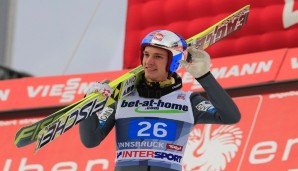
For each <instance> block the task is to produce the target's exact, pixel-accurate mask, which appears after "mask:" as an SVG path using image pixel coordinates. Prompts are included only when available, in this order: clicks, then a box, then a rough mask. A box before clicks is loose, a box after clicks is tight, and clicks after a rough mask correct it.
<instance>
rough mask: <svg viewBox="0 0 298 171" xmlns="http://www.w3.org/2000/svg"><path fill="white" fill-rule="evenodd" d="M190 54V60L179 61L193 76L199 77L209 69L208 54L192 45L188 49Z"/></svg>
mask: <svg viewBox="0 0 298 171" xmlns="http://www.w3.org/2000/svg"><path fill="white" fill-rule="evenodd" d="M188 53H190V54H191V57H192V58H191V62H190V63H188V62H187V61H185V60H180V61H179V63H180V64H181V65H182V66H183V67H184V68H185V69H186V70H187V72H189V73H190V74H191V75H192V76H194V77H195V78H199V77H201V76H203V75H205V74H206V73H207V72H209V71H210V56H209V54H208V53H207V52H206V51H203V50H197V49H195V48H193V47H191V48H189V49H188Z"/></svg>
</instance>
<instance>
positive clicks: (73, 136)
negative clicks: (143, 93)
mask: <svg viewBox="0 0 298 171" xmlns="http://www.w3.org/2000/svg"><path fill="white" fill-rule="evenodd" d="M234 100H235V102H236V104H237V105H238V107H239V109H240V111H241V113H242V119H241V121H240V122H239V123H238V124H235V125H216V124H214V125H197V126H195V127H194V128H193V130H192V132H191V134H190V137H189V140H188V145H187V148H186V151H185V156H184V161H183V162H182V164H183V168H184V171H192V170H200V171H207V170H208V169H209V170H218V171H221V170H227V171H248V170H249V171H250V170H270V171H271V170H272V171H277V170H278V171H296V170H298V163H297V161H298V132H297V120H298V115H297V113H298V108H297V107H296V106H297V101H298V88H297V89H295V90H292V91H287V92H278V93H274V94H262V95H254V96H247V97H239V98H234ZM38 119H40V118H30V119H11V120H1V121H0V133H1V138H0V170H2V171H29V170H36V171H58V170H60V171H61V170H64V171H66V170H71V171H95V170H96V171H101V170H103V171H113V169H114V161H115V157H116V151H115V132H114V130H112V131H111V133H110V134H109V135H108V136H107V138H106V139H105V140H104V141H103V142H102V143H101V144H100V146H98V147H95V148H91V149H88V148H85V147H84V146H83V145H82V144H81V142H80V138H79V130H78V126H76V127H74V128H73V129H71V130H69V131H68V132H67V133H65V134H64V135H63V136H61V137H59V138H57V139H56V140H55V141H53V142H51V143H50V144H48V145H47V146H45V147H44V148H42V149H41V150H40V151H38V152H37V153H35V154H34V147H35V144H30V145H28V146H25V147H23V148H17V147H16V146H15V145H14V143H13V142H14V136H15V133H16V132H17V130H18V129H19V128H20V127H21V126H25V125H27V124H30V123H32V122H35V121H36V120H38ZM145 145H146V144H145ZM159 145H160V146H165V147H167V146H169V144H159ZM172 145H173V144H172ZM172 150H181V149H179V148H172ZM135 155H138V154H137V153H135ZM142 156H143V155H142ZM124 157H125V156H124ZM126 157H128V156H126ZM151 157H152V156H151ZM153 157H154V156H153ZM164 157H165V158H166V160H173V158H171V157H167V156H166V155H165V156H164Z"/></svg>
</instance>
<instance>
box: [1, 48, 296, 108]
mask: <svg viewBox="0 0 298 171" xmlns="http://www.w3.org/2000/svg"><path fill="white" fill-rule="evenodd" d="M125 72H127V70H125V71H117V72H105V73H94V74H82V75H67V76H55V77H40V78H24V79H18V80H10V81H1V82H0V112H1V111H2V112H3V111H11V110H21V109H34V108H46V107H53V106H65V105H68V104H70V103H74V102H75V101H78V100H80V99H81V98H82V97H83V96H84V93H85V92H84V91H85V90H86V89H87V87H88V86H89V85H90V84H91V83H92V82H94V81H101V80H104V79H110V80H113V79H115V78H117V77H119V76H121V75H123V74H124V73H125ZM211 72H212V74H213V75H214V76H215V78H216V79H217V80H218V81H219V82H220V84H221V85H222V86H223V87H224V88H232V87H242V86H250V85H255V84H263V83H268V82H274V81H287V80H297V79H298V48H292V49H278V50H272V51H266V52H259V53H251V54H244V55H237V56H231V57H225V58H216V59H213V60H212V66H211ZM178 73H179V74H180V75H181V77H182V79H183V83H184V84H183V89H184V90H194V91H203V89H202V88H201V86H200V85H199V83H198V82H197V81H196V80H195V79H194V78H193V77H192V76H191V75H190V74H189V73H188V72H185V70H184V69H181V70H179V72H178Z"/></svg>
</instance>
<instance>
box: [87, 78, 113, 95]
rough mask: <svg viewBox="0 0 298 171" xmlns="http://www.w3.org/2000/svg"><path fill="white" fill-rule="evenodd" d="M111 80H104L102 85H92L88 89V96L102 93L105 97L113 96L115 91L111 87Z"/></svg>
mask: <svg viewBox="0 0 298 171" xmlns="http://www.w3.org/2000/svg"><path fill="white" fill-rule="evenodd" d="M109 82H110V81H109V80H104V81H102V82H101V83H99V82H94V83H92V84H91V86H90V88H88V90H87V93H86V96H89V95H90V94H91V93H95V92H97V93H101V94H103V95H104V96H106V97H108V96H111V95H112V93H113V89H112V88H111V87H110V86H109V84H108V83H109Z"/></svg>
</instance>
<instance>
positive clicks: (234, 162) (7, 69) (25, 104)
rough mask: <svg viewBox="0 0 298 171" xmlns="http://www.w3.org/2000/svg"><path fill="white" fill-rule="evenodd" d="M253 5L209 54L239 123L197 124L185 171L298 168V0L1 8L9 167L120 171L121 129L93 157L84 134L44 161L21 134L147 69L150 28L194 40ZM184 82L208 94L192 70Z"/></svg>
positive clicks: (0, 64)
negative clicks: (107, 84)
mask: <svg viewBox="0 0 298 171" xmlns="http://www.w3.org/2000/svg"><path fill="white" fill-rule="evenodd" d="M246 5H250V12H249V14H248V19H247V20H246V22H243V21H240V19H239V18H237V17H236V18H235V21H239V22H238V23H241V24H243V25H242V28H241V29H240V30H238V31H236V32H234V33H232V34H231V35H229V36H228V37H226V38H224V39H222V40H220V41H218V42H217V43H215V44H214V45H212V46H210V47H208V48H207V49H206V51H207V52H208V53H209V54H210V56H211V58H212V61H211V62H212V67H211V72H212V74H213V75H214V77H215V78H216V79H217V80H218V82H219V83H220V84H221V85H222V86H223V87H224V88H225V89H226V90H227V92H228V93H229V94H230V95H231V96H232V97H233V100H234V101H235V102H236V104H237V105H238V107H239V109H240V111H241V114H242V119H241V121H240V122H239V123H238V124H236V125H196V126H195V127H194V129H193V131H192V132H191V135H190V139H189V142H188V147H187V149H186V153H185V156H184V162H183V163H182V165H183V169H184V170H185V171H190V170H199V171H205V170H206V171H207V170H208V171H213V170H214V171H221V170H229V171H234V170H235V171H239V170H241V171H248V170H249V171H250V170H274V171H276V170H280V171H297V170H298V165H297V160H298V133H297V121H298V117H297V116H298V115H297V113H298V109H297V108H296V103H297V101H298V0H262V1H253V0H242V1H234V0H217V1H205V0H126V1H119V0H118V1H117V0H90V1H88V2H83V1H78V0H72V1H70V0H64V1H57V0H54V1H46V0H43V1H37V0H27V1H19V0H1V1H0V135H1V136H0V170H1V169H2V170H3V171H15V170H18V171H24V170H30V169H31V170H39V171H41V170H59V169H69V170H86V171H87V170H88V171H89V170H113V168H114V160H115V154H116V153H115V140H114V139H115V132H114V130H113V131H111V133H110V134H109V135H108V137H107V139H105V140H104V141H103V142H102V144H101V145H100V146H99V147H96V148H93V149H87V148H85V147H84V146H83V145H82V144H81V142H80V138H79V135H78V127H77V126H75V127H74V128H73V129H71V130H69V131H68V132H66V133H65V134H64V135H63V136H61V137H59V138H57V139H56V140H55V141H53V142H51V143H49V144H48V145H46V146H45V147H43V148H42V149H41V150H40V151H39V152H38V153H36V154H34V153H33V152H34V148H35V144H34V143H32V144H30V145H28V146H25V147H22V148H18V147H16V145H15V144H14V142H15V135H16V132H17V131H18V130H19V129H20V128H21V127H24V126H27V125H29V124H32V123H35V122H36V121H38V120H40V119H42V118H44V117H46V116H48V115H50V114H52V113H54V112H56V111H58V110H60V109H61V108H63V107H65V106H67V105H70V104H72V103H74V102H76V101H78V100H80V99H82V98H83V96H84V93H85V92H84V91H85V90H86V88H87V87H88V86H89V85H90V84H91V83H92V82H94V81H100V80H103V79H110V80H113V79H116V78H117V77H119V76H121V75H123V74H125V73H126V72H127V71H129V70H130V69H132V68H134V67H136V66H138V65H139V64H140V61H139V53H140V52H139V44H140V42H141V40H142V38H143V37H144V36H145V35H146V34H147V33H149V32H150V31H152V30H155V29H169V30H172V31H174V32H176V33H178V34H180V35H181V36H182V37H184V38H185V39H187V38H190V37H192V36H193V35H196V34H198V33H200V32H202V31H203V30H205V29H207V28H209V27H210V26H212V25H213V24H215V23H217V22H219V21H220V20H222V19H223V18H225V17H227V16H228V15H230V14H232V13H234V12H235V11H237V10H238V9H240V8H242V7H244V6H246ZM225 27H226V28H227V29H231V28H232V27H233V26H226V25H224V26H223V27H222V28H225ZM219 34H220V33H219V32H214V33H212V34H211V36H214V37H216V36H218V35H219ZM178 74H179V75H180V76H181V77H182V80H183V88H182V89H183V90H185V91H189V90H190V91H199V92H201V93H202V95H203V96H205V93H204V90H203V89H202V87H201V86H200V85H199V84H198V83H197V82H196V80H195V79H193V78H192V77H191V76H190V75H189V74H188V73H187V72H186V71H185V70H184V69H181V70H179V71H178ZM31 133H32V134H33V133H34V135H36V134H37V133H36V132H32V130H31V131H28V132H27V134H25V135H23V136H26V135H29V134H31ZM203 135H204V136H203ZM214 149H216V150H214Z"/></svg>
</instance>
